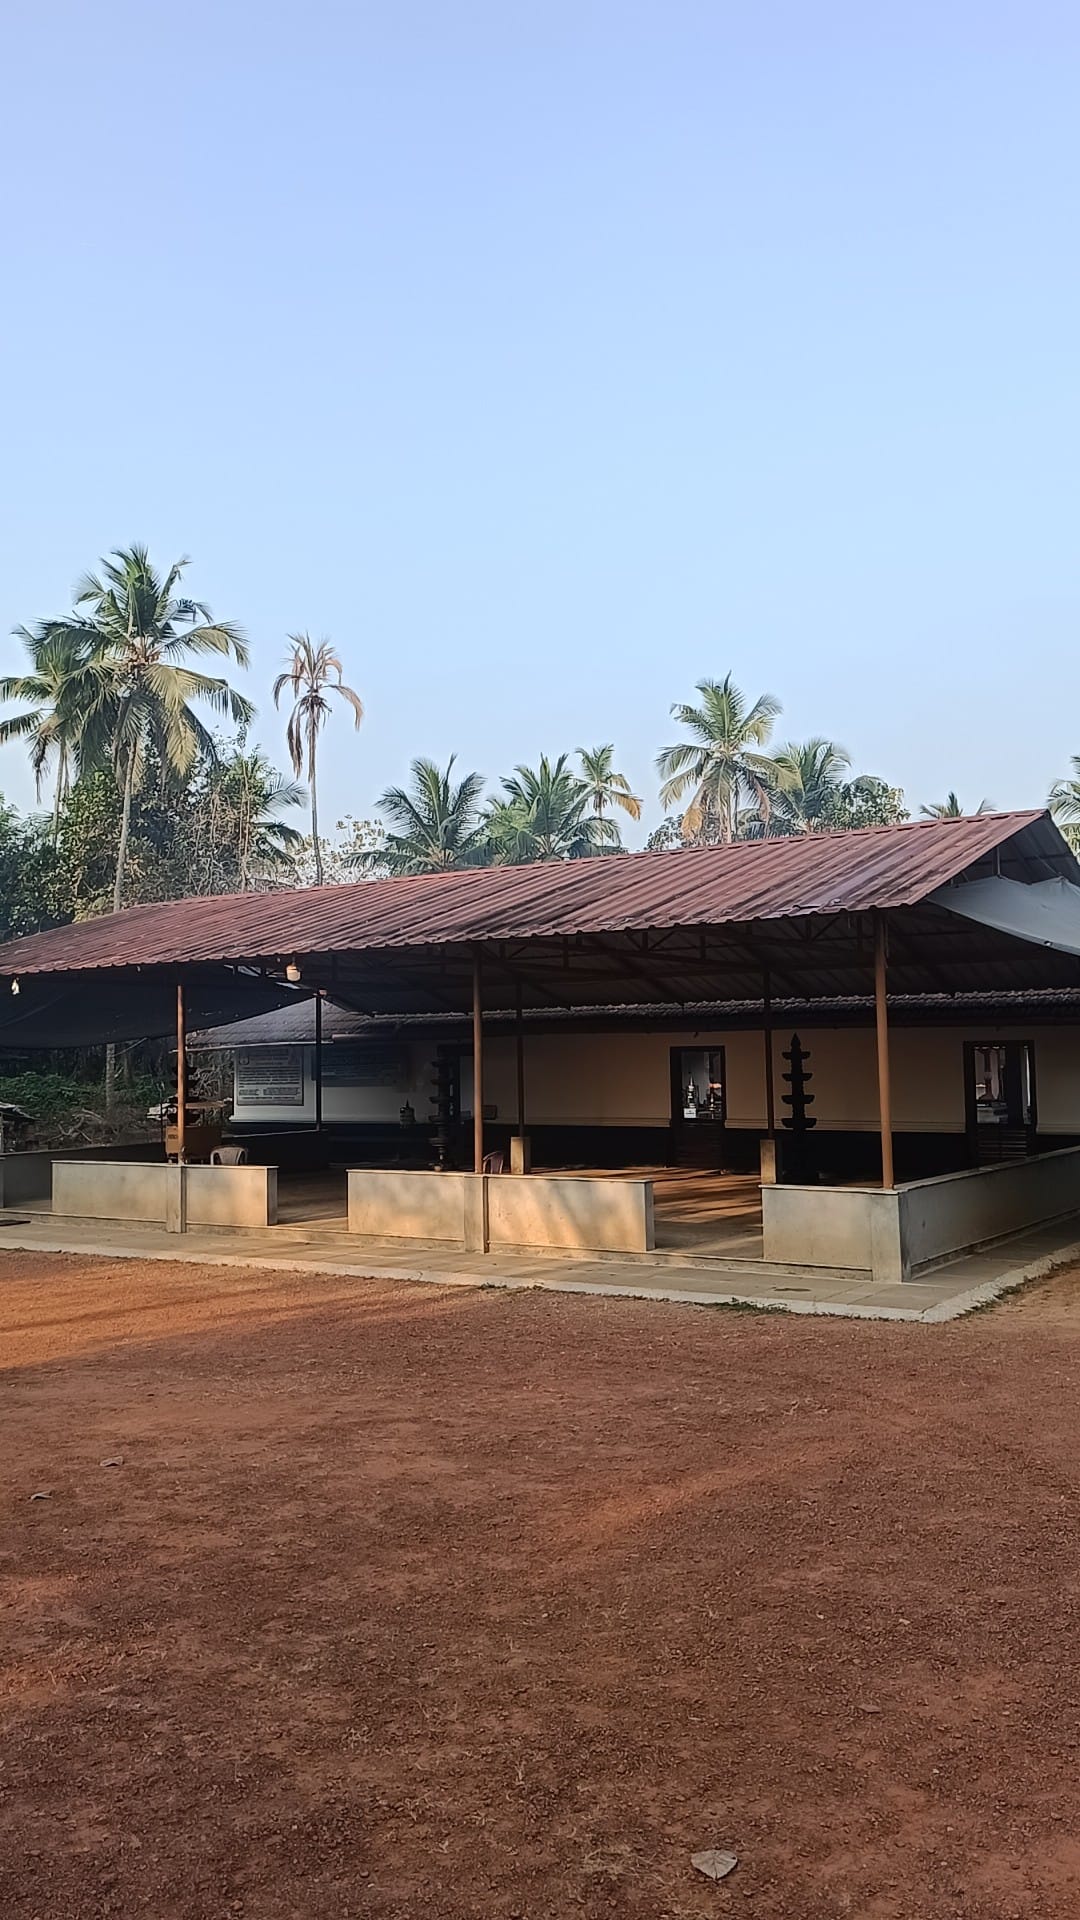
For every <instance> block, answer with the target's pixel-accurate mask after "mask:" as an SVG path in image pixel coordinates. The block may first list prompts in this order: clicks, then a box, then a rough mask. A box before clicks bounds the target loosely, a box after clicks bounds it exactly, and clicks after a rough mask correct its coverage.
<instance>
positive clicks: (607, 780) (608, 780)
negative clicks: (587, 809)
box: [578, 745, 641, 820]
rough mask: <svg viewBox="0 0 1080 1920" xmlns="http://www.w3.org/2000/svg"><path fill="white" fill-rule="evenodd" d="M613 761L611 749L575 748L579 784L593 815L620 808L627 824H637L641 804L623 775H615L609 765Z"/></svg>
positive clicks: (609, 747)
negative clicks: (584, 791) (586, 791)
mask: <svg viewBox="0 0 1080 1920" xmlns="http://www.w3.org/2000/svg"><path fill="white" fill-rule="evenodd" d="M614 758H615V749H614V747H613V746H610V745H609V746H606V747H579V748H578V760H579V761H580V763H581V781H582V785H583V786H584V787H585V788H586V789H587V790H588V795H589V805H590V806H591V808H592V810H593V812H594V813H595V814H597V815H601V814H603V813H605V812H607V811H608V809H609V808H611V807H621V808H622V810H623V812H624V813H628V814H629V815H630V818H631V820H640V819H641V801H640V800H639V799H638V796H637V794H636V793H635V792H634V791H633V789H632V787H631V785H630V782H629V780H628V779H627V777H626V775H625V773H616V772H615V770H614V767H613V765H612V762H613V761H614Z"/></svg>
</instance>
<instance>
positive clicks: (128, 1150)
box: [0, 1140, 164, 1207]
mask: <svg viewBox="0 0 1080 1920" xmlns="http://www.w3.org/2000/svg"><path fill="white" fill-rule="evenodd" d="M161 1157H162V1159H164V1149H162V1155H161ZM153 1159H154V1142H153V1141H152V1140H137V1141H131V1142H125V1143H122V1144H121V1145H119V1146H117V1145H116V1144H115V1143H114V1144H113V1145H112V1146H108V1147H35V1148H33V1149H32V1150H31V1151H30V1152H28V1153H0V1207H17V1206H21V1205H25V1203H26V1201H27V1200H47V1199H48V1198H49V1195H50V1193H51V1192H52V1170H53V1167H54V1166H55V1165H56V1164H57V1163H58V1162H63V1161H67V1160H120V1161H122V1160H143V1161H152V1160H153Z"/></svg>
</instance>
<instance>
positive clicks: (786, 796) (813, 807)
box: [751, 737, 851, 834]
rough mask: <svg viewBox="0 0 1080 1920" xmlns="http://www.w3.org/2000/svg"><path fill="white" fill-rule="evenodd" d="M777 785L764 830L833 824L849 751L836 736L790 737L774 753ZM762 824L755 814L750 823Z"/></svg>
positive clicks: (808, 829)
mask: <svg viewBox="0 0 1080 1920" xmlns="http://www.w3.org/2000/svg"><path fill="white" fill-rule="evenodd" d="M776 766H777V768H778V771H779V788H778V791H777V793H776V795H775V797H774V799H773V802H772V808H771V812H770V816H769V820H768V822H767V824H766V825H765V826H764V828H763V830H764V831H765V832H766V833H769V834H773V833H824V832H827V831H828V830H829V828H830V827H833V826H835V825H836V823H837V820H836V816H837V807H838V803H839V801H840V799H841V796H842V795H843V792H844V786H845V777H846V775H847V773H848V771H849V769H850V767H851V755H850V754H849V753H847V752H845V750H844V748H843V747H840V746H837V744H836V742H835V740H822V739H821V738H819V737H815V738H814V739H812V740H805V741H803V742H801V743H799V742H796V741H789V742H788V744H787V745H786V746H784V747H781V748H780V750H779V752H778V753H777V755H776ZM753 826H758V827H759V829H760V828H761V820H760V815H759V814H755V815H754V817H753V822H752V826H751V831H752V830H753Z"/></svg>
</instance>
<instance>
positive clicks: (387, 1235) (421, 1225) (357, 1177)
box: [348, 1168, 475, 1243]
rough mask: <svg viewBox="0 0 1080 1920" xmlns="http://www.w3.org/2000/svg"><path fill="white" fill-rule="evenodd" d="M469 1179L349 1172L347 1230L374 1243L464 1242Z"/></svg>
mask: <svg viewBox="0 0 1080 1920" xmlns="http://www.w3.org/2000/svg"><path fill="white" fill-rule="evenodd" d="M471 1177H472V1178H475V1175H473V1176H471ZM468 1178H470V1176H469V1175H467V1174H464V1173H402V1172H401V1171H400V1170H395V1171H393V1172H391V1171H389V1170H387V1171H383V1170H382V1169H381V1168H372V1169H368V1168H363V1169H359V1170H357V1169H353V1170H352V1171H351V1172H350V1173H349V1175H348V1188H349V1232H350V1233H361V1234H366V1235H367V1236H368V1238H369V1239H372V1240H448V1241H453V1242H455V1243H456V1242H459V1241H463V1240H464V1238H465V1181H466V1179H468Z"/></svg>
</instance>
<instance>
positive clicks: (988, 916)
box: [930, 874, 1080, 954]
mask: <svg viewBox="0 0 1080 1920" xmlns="http://www.w3.org/2000/svg"><path fill="white" fill-rule="evenodd" d="M930 899H931V900H932V901H933V903H934V905H935V906H938V907H947V908H948V910H949V912H950V913H959V914H962V915H963V916H964V918H965V920H978V921H979V922H980V923H981V924H982V925H983V926H984V927H995V928H996V929H997V931H998V932H999V933H1011V934H1014V935H1015V936H1016V938H1017V939H1018V940H1030V941H1031V942H1032V943H1033V944H1034V945H1035V946H1039V947H1054V948H1056V950H1057V952H1058V953H1075V954H1080V887H1076V886H1074V885H1073V883H1072V881H1071V880H1037V881H1036V882H1035V884H1034V885H1033V886H1030V887H1025V886H1022V885H1021V884H1020V882H1019V881H1017V880H1004V879H1002V877H1001V876H1000V875H999V874H995V875H991V876H990V877H989V878H988V879H986V880H968V881H965V882H963V883H962V884H961V885H959V886H950V887H939V888H938V889H937V892H936V893H932V894H931V895H930Z"/></svg>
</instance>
